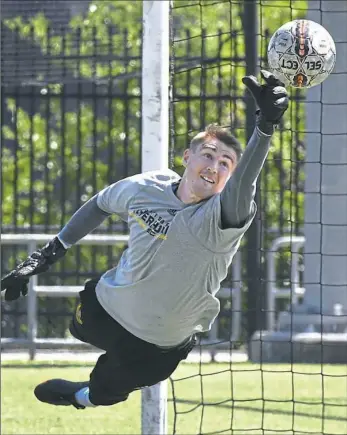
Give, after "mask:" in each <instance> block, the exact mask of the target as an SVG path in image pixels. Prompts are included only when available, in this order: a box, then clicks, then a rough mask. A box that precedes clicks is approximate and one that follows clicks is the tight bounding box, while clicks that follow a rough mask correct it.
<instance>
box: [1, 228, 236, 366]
mask: <svg viewBox="0 0 347 435" xmlns="http://www.w3.org/2000/svg"><path fill="white" fill-rule="evenodd" d="M53 237H54V236H53V235H50V234H4V235H2V237H1V245H26V246H27V247H28V252H33V251H35V250H36V249H37V245H38V244H44V243H47V242H49V241H50V240H51V239H52V238H53ZM128 240H129V237H128V236H127V235H114V236H112V235H88V236H86V237H84V238H83V239H81V240H80V241H79V242H78V243H77V244H81V245H113V244H115V243H127V242H128ZM232 268H233V269H232V272H233V280H234V282H235V287H234V288H232V289H230V288H222V289H221V290H220V292H219V293H218V296H219V297H220V298H230V296H231V297H232V300H233V303H232V311H233V315H232V331H233V333H232V337H231V338H230V341H238V340H239V338H240V335H241V310H242V295H241V258H240V253H239V252H238V253H236V255H235V257H234V261H233V264H232ZM37 283H38V279H37V276H33V277H32V278H31V279H30V281H29V291H28V296H27V316H28V336H27V338H14V337H12V338H1V346H2V347H4V348H6V347H7V348H8V347H11V346H14V345H15V346H23V347H28V351H29V356H30V359H34V358H35V354H36V348H37V346H42V347H43V346H47V347H50V348H53V347H54V348H73V347H76V346H78V347H82V346H83V347H90V345H88V344H86V343H82V342H80V341H79V340H75V339H73V338H71V339H70V338H53V337H49V338H38V337H37V329H38V328H37V322H38V320H37V297H38V296H48V297H71V296H73V295H76V296H77V294H78V292H80V291H81V290H83V287H82V286H64V285H62V286H47V285H38V284H37ZM202 343H203V344H215V345H216V347H220V345H221V343H220V340H219V341H218V322H215V324H214V326H213V328H212V329H211V331H210V332H209V335H208V337H207V338H206V339H204V340H203V341H202Z"/></svg>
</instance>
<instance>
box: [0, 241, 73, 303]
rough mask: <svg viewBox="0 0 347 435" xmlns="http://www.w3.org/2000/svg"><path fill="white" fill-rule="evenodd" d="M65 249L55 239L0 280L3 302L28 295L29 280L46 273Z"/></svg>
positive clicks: (63, 253) (64, 252) (62, 254)
mask: <svg viewBox="0 0 347 435" xmlns="http://www.w3.org/2000/svg"><path fill="white" fill-rule="evenodd" d="M66 251H67V250H66V249H65V248H64V246H63V245H62V244H61V243H60V241H59V239H58V237H55V238H54V239H53V240H51V241H50V242H49V243H47V245H45V246H44V247H43V248H41V249H38V250H37V251H35V252H33V253H32V254H31V255H30V257H28V258H27V259H26V260H25V261H23V263H21V264H19V265H18V266H17V267H16V268H15V269H14V270H12V272H10V273H8V274H7V275H6V276H4V277H3V278H2V280H1V291H5V300H6V301H14V300H15V299H18V298H19V297H20V296H21V295H23V296H25V295H26V294H27V293H28V282H29V278H30V277H31V276H33V275H38V274H39V273H42V272H46V271H47V270H48V269H49V268H50V266H51V265H52V264H54V263H55V262H56V261H58V260H59V259H60V258H62V257H63V256H64V255H65V254H66Z"/></svg>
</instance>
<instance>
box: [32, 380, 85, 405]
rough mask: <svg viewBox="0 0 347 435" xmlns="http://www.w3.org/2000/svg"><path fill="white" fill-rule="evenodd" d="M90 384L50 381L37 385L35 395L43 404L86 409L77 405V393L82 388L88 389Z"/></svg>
mask: <svg viewBox="0 0 347 435" xmlns="http://www.w3.org/2000/svg"><path fill="white" fill-rule="evenodd" d="M88 386H89V382H70V381H65V380H64V379H50V380H49V381H46V382H43V383H42V384H39V385H37V387H36V388H35V390H34V394H35V396H36V398H37V399H39V400H40V401H41V402H45V403H50V404H51V405H61V406H69V405H73V406H74V407H75V408H77V409H84V408H85V406H83V405H80V404H79V403H77V401H76V399H75V393H77V391H79V390H80V389H81V388H84V387H88Z"/></svg>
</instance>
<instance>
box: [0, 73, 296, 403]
mask: <svg viewBox="0 0 347 435" xmlns="http://www.w3.org/2000/svg"><path fill="white" fill-rule="evenodd" d="M262 77H263V79H264V82H265V83H264V84H263V85H261V84H259V83H258V81H257V79H256V78H255V77H253V76H247V77H244V78H243V83H244V84H245V85H246V87H247V88H248V90H249V91H250V92H251V94H252V95H253V97H254V99H255V101H256V103H257V105H258V107H259V110H258V112H257V125H256V126H255V130H254V133H253V135H252V137H251V139H250V141H249V143H248V145H247V147H246V149H245V151H244V153H243V155H242V157H241V147H240V144H239V142H238V141H237V140H236V139H235V138H234V136H232V135H231V134H230V133H229V132H228V131H227V130H225V129H223V128H222V127H219V126H216V125H211V126H209V127H207V129H206V130H205V131H204V132H201V133H199V134H198V135H197V136H195V137H194V138H193V140H192V142H191V144H190V148H189V149H187V150H186V151H185V152H184V164H185V167H186V169H185V172H184V174H183V176H182V178H180V177H179V176H178V175H177V174H176V173H174V172H173V171H170V170H163V171H154V172H149V173H143V174H139V175H135V176H132V177H129V178H126V179H124V180H121V181H119V182H117V183H115V184H112V185H111V186H109V187H107V188H105V189H104V190H102V191H101V192H99V193H98V194H97V195H96V196H94V197H93V198H91V199H90V200H89V201H88V202H87V203H86V204H84V205H83V206H82V207H81V208H80V209H79V210H78V211H77V212H76V213H75V214H74V215H73V216H72V218H71V219H70V221H69V222H68V223H67V225H66V226H65V227H64V228H63V229H62V230H61V232H60V233H59V234H58V235H57V237H55V238H54V239H53V240H52V241H51V242H50V243H48V244H47V245H46V246H45V247H43V248H42V249H39V250H38V251H36V252H34V253H33V254H32V255H31V256H30V257H28V258H27V260H25V261H24V262H23V263H22V264H20V265H19V266H17V268H16V269H15V270H13V271H12V272H10V273H9V274H8V275H7V276H5V277H4V278H3V279H2V284H1V288H2V290H4V291H5V299H7V300H14V299H17V298H18V297H20V296H21V295H25V294H26V293H27V284H28V281H29V278H30V277H31V276H32V275H36V274H39V273H42V272H45V271H47V270H48V269H49V267H50V266H51V265H52V264H53V263H55V262H56V261H58V260H59V259H60V258H61V257H63V256H64V255H65V253H66V252H67V250H68V249H69V248H70V247H71V246H72V245H74V244H75V243H76V242H77V241H78V240H80V239H81V238H83V237H84V236H85V235H86V234H88V233H90V232H91V231H92V230H94V229H95V228H96V227H97V226H98V225H100V224H101V223H102V222H103V221H104V220H105V219H106V218H107V217H108V216H110V215H111V214H112V213H116V214H117V215H119V216H120V217H121V218H123V219H124V220H125V221H127V222H128V224H129V231H130V234H129V244H128V249H127V250H126V251H125V252H124V253H123V255H122V257H121V259H120V262H119V264H118V265H117V267H115V268H113V269H111V270H109V271H107V272H106V273H104V274H103V275H102V276H101V277H100V279H96V280H92V281H89V282H87V283H86V285H85V288H84V290H83V291H82V292H81V293H80V304H79V305H78V307H77V310H76V313H75V314H74V316H73V319H72V322H71V325H70V331H71V333H72V335H73V336H74V337H76V338H78V339H79V340H81V341H84V342H87V343H90V344H92V345H94V346H96V347H98V348H100V349H103V350H104V351H105V353H103V354H102V355H101V356H100V357H99V359H98V361H97V363H96V365H95V367H94V369H93V370H92V372H91V374H90V378H89V381H86V382H71V381H67V380H63V379H52V380H49V381H46V382H44V383H42V384H39V385H38V386H37V387H36V388H35V395H36V397H37V398H38V399H39V400H41V401H42V402H46V403H50V404H53V405H73V406H75V408H78V409H81V408H85V407H94V406H98V405H113V404H115V403H118V402H122V401H124V400H126V399H127V398H128V396H129V394H130V393H131V392H132V391H134V390H137V389H140V388H142V387H145V386H150V385H154V384H156V383H158V382H159V381H162V380H165V379H167V378H168V377H169V376H170V375H171V374H172V373H173V372H174V370H175V369H176V367H177V366H178V364H179V362H180V361H181V360H183V359H185V358H186V357H187V355H188V353H189V352H190V351H191V349H192V348H193V346H194V344H195V337H196V334H197V333H200V332H203V331H208V330H209V329H210V328H211V325H212V323H213V322H214V320H215V318H216V317H217V315H218V313H219V309H220V306H219V301H218V299H217V298H216V293H217V291H218V289H219V287H220V283H221V282H222V281H223V279H224V278H225V277H226V274H227V270H228V267H229V265H230V263H231V261H232V258H233V256H234V254H235V252H236V251H237V249H238V247H239V244H240V240H241V238H242V236H243V234H244V233H245V231H246V230H247V229H248V227H249V226H250V224H251V222H252V220H253V218H254V216H255V213H256V205H255V202H254V194H255V188H256V181H257V178H258V175H259V173H260V171H261V169H262V167H263V164H264V161H265V159H266V157H267V154H268V151H269V147H270V140H271V136H272V134H273V133H274V129H275V126H276V125H277V124H278V123H279V121H280V119H281V118H282V115H283V114H284V112H285V111H286V109H287V108H288V95H287V92H286V90H285V88H284V87H283V84H282V83H281V82H279V81H278V80H277V79H276V78H275V77H274V76H273V75H272V74H270V73H269V72H267V71H262Z"/></svg>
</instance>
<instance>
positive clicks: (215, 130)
mask: <svg viewBox="0 0 347 435" xmlns="http://www.w3.org/2000/svg"><path fill="white" fill-rule="evenodd" d="M210 138H215V139H218V140H219V141H221V142H222V143H224V144H225V145H226V146H227V147H230V148H232V149H233V150H234V151H235V153H236V157H237V161H239V160H240V158H241V155H242V148H241V144H240V142H239V141H238V140H237V139H236V137H235V136H233V135H232V134H231V133H230V131H228V130H227V129H225V128H224V127H221V126H220V125H218V124H210V125H208V126H207V127H206V128H205V131H202V132H200V133H198V134H197V135H196V136H194V137H193V139H192V140H191V142H190V148H191V149H192V150H193V151H195V150H196V149H197V147H198V146H199V145H201V144H203V143H204V142H205V141H206V140H207V139H210Z"/></svg>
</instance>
